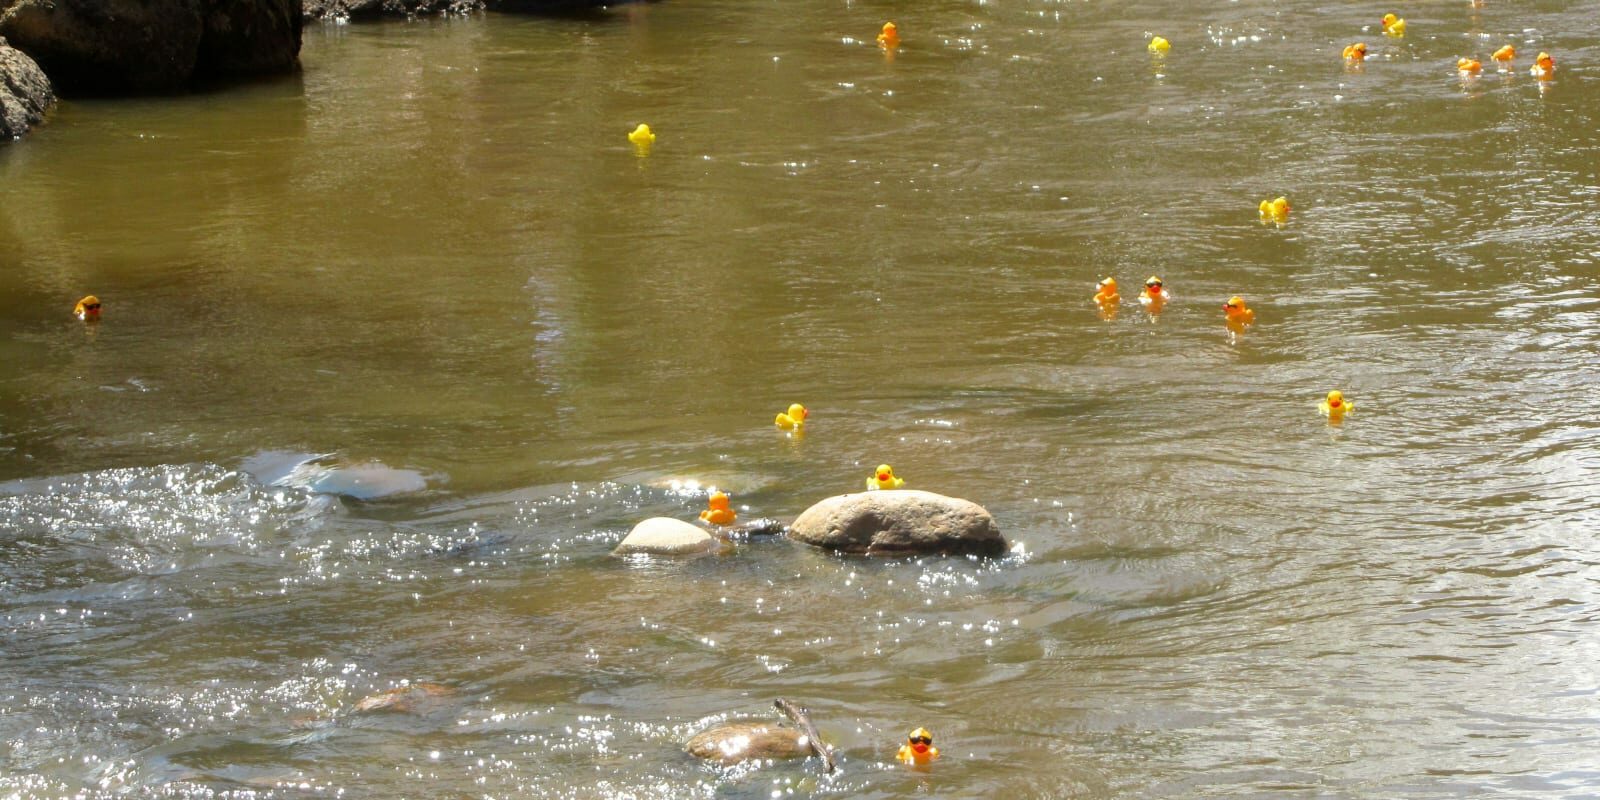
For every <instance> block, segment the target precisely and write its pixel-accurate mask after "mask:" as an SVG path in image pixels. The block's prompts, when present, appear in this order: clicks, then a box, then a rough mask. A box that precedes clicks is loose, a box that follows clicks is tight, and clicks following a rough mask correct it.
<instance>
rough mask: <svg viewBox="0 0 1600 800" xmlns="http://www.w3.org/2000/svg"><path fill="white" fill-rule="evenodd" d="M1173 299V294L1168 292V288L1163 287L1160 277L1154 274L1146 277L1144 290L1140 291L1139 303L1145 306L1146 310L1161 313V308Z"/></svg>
mask: <svg viewBox="0 0 1600 800" xmlns="http://www.w3.org/2000/svg"><path fill="white" fill-rule="evenodd" d="M1171 299H1172V295H1170V294H1167V290H1166V289H1164V288H1162V285H1161V279H1160V278H1158V277H1156V276H1154V275H1151V276H1150V277H1148V278H1145V281H1144V291H1142V292H1140V293H1139V305H1141V306H1144V310H1145V311H1148V312H1150V313H1151V314H1160V313H1161V309H1162V308H1164V307H1165V306H1166V305H1167V301H1168V300H1171Z"/></svg>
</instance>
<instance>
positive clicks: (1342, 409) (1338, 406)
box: [1317, 389, 1356, 425]
mask: <svg viewBox="0 0 1600 800" xmlns="http://www.w3.org/2000/svg"><path fill="white" fill-rule="evenodd" d="M1317 410H1318V411H1321V412H1322V416H1324V417H1327V418H1328V424H1330V425H1338V424H1339V423H1341V422H1343V421H1344V415H1345V414H1348V413H1350V412H1352V411H1354V410H1356V404H1355V403H1353V402H1351V401H1349V400H1346V399H1344V392H1341V391H1339V390H1338V389H1335V390H1333V391H1331V392H1328V398H1327V399H1326V400H1323V401H1322V402H1321V403H1320V404H1318V406H1317Z"/></svg>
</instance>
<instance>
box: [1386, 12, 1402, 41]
mask: <svg viewBox="0 0 1600 800" xmlns="http://www.w3.org/2000/svg"><path fill="white" fill-rule="evenodd" d="M1383 32H1384V33H1386V34H1388V35H1390V36H1404V35H1406V21H1405V20H1403V19H1401V18H1399V17H1397V16H1395V15H1393V14H1384V15H1383Z"/></svg>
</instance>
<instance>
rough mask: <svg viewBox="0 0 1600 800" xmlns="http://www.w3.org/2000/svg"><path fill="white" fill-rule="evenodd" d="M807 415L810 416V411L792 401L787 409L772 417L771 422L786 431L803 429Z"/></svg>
mask: <svg viewBox="0 0 1600 800" xmlns="http://www.w3.org/2000/svg"><path fill="white" fill-rule="evenodd" d="M809 416H811V412H810V411H807V410H806V407H805V406H803V405H800V404H799V403H794V404H792V405H790V406H789V410H788V411H784V412H782V413H780V414H778V416H776V417H774V418H773V420H772V424H774V425H777V426H778V427H779V428H782V429H784V430H786V431H798V430H803V429H804V428H805V426H806V417H809Z"/></svg>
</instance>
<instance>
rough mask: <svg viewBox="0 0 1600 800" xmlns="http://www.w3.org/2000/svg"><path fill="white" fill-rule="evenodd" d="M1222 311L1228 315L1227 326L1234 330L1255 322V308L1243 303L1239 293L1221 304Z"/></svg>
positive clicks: (1240, 329)
mask: <svg viewBox="0 0 1600 800" xmlns="http://www.w3.org/2000/svg"><path fill="white" fill-rule="evenodd" d="M1222 313H1224V314H1226V315H1227V317H1228V327H1229V328H1231V329H1233V330H1235V331H1242V330H1244V328H1245V326H1246V325H1254V324H1255V322H1256V312H1255V310H1254V309H1252V308H1250V307H1249V306H1247V305H1245V303H1244V298H1243V297H1240V296H1239V295H1234V296H1232V297H1230V298H1228V302H1226V303H1223V304H1222Z"/></svg>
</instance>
